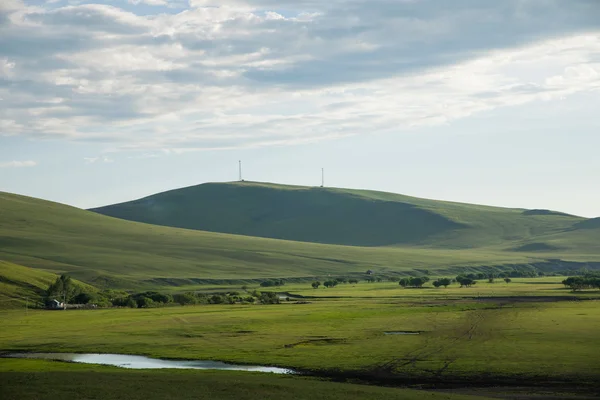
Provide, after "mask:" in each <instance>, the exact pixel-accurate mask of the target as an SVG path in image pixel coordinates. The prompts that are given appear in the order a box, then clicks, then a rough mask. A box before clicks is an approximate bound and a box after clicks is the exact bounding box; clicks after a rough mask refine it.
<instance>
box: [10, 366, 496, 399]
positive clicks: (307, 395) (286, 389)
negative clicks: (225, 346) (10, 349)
mask: <svg viewBox="0 0 600 400" xmlns="http://www.w3.org/2000/svg"><path fill="white" fill-rule="evenodd" d="M0 388H1V389H0V393H1V394H2V398H3V399H7V400H8V399H19V400H46V399H57V398H66V399H69V398H70V399H81V400H91V399H99V400H113V399H115V400H116V399H128V400H137V399H140V400H154V399H156V400H163V399H169V398H173V399H174V398H176V399H181V400H188V399H189V400H226V399H235V400H251V399H252V400H254V399H265V400H281V399H285V398H293V399H306V400H321V399H323V400H325V399H327V400H337V399H339V400H362V399H373V400H388V399H391V400H394V399H398V400H400V399H402V400H418V399H422V398H423V396H426V397H427V399H431V400H485V398H484V397H479V396H477V397H475V396H465V395H451V394H446V393H433V392H423V391H417V390H411V389H396V388H382V387H376V386H365V385H352V384H344V383H334V382H326V381H321V380H317V379H313V378H302V377H291V376H277V375H267V374H255V373H236V372H221V371H202V372H199V371H131V370H122V369H117V368H111V367H103V366H89V365H77V364H66V363H62V364H57V363H52V362H47V361H46V362H45V361H37V360H6V359H4V360H0Z"/></svg>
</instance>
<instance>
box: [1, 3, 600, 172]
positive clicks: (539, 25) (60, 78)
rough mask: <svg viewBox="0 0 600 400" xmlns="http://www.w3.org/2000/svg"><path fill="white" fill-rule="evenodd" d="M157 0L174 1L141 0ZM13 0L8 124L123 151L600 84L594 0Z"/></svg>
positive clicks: (367, 121)
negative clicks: (146, 11)
mask: <svg viewBox="0 0 600 400" xmlns="http://www.w3.org/2000/svg"><path fill="white" fill-rule="evenodd" d="M149 1H150V3H154V4H153V5H165V4H162V3H166V2H163V1H162V0H145V1H142V0H130V2H132V3H135V4H140V3H142V2H143V3H146V4H149ZM158 3H161V4H158ZM7 4H12V5H11V6H10V7H8V6H6V7H5V8H4V11H2V10H3V9H2V8H0V48H2V49H3V52H4V54H2V55H1V56H0V78H1V79H3V80H1V81H0V99H2V100H1V101H2V103H1V104H2V107H0V127H2V133H3V134H10V135H22V136H29V137H46V138H66V139H70V140H89V141H102V142H105V143H106V146H107V148H108V149H111V150H112V151H118V150H121V151H132V150H137V151H140V152H141V153H142V154H148V152H149V151H150V152H154V151H163V150H169V151H172V152H175V153H177V152H183V151H190V150H203V149H222V148H234V147H255V146H274V145H285V144H297V143H306V142H311V141H318V140H325V139H331V138H338V137H343V136H347V135H357V134H368V133H372V132H388V131H396V132H397V131H402V130H406V129H412V128H414V127H419V126H427V125H435V124H445V123H449V122H451V121H453V120H456V119H459V118H465V117H468V116H470V115H473V114H475V113H478V112H481V111H484V110H491V109H494V108H498V107H506V106H515V105H520V104H525V103H528V102H532V101H539V100H553V99H560V98H564V97H566V96H569V95H571V94H574V93H578V92H582V91H590V90H599V89H600V27H599V26H598V24H597V20H596V19H595V18H594V15H597V10H598V7H597V5H594V4H595V3H593V2H590V1H587V0H573V1H571V2H569V4H568V5H567V4H566V3H565V2H562V1H559V0H535V1H533V0H527V1H523V0H505V1H503V2H473V1H471V0H456V1H455V2H452V4H451V5H450V4H449V2H447V1H446V0H422V1H408V2H406V1H397V0H377V1H376V2H375V3H374V2H372V1H366V0H356V1H343V0H332V1H330V2H317V1H314V0H298V1H294V2H291V1H287V0H283V1H275V0H248V1H235V2H227V5H226V6H223V5H222V4H223V3H222V2H216V1H212V0H191V1H190V8H189V9H187V10H184V11H181V12H170V13H165V12H164V10H165V9H164V8H157V12H156V14H155V15H136V14H134V13H132V12H127V11H125V10H122V9H120V8H118V7H111V6H106V5H97V4H82V5H76V6H67V7H60V6H57V7H55V8H52V9H45V8H43V7H25V6H24V5H23V4H22V3H20V2H17V1H11V3H7ZM1 12H4V15H6V16H7V17H6V21H7V22H6V23H5V24H4V25H2V23H1V18H2V13H1ZM150 154H153V153H150ZM86 160H87V162H90V163H92V162H99V161H103V159H102V158H100V157H96V158H90V159H86ZM104 162H106V161H104Z"/></svg>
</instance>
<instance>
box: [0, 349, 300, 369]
mask: <svg viewBox="0 0 600 400" xmlns="http://www.w3.org/2000/svg"><path fill="white" fill-rule="evenodd" d="M4 357H9V358H34V359H41V360H55V361H70V362H76V363H83V364H101V365H112V366H115V367H121V368H131V369H165V368H172V369H220V370H227V371H250V372H270V373H274V374H294V373H295V371H294V370H291V369H287V368H277V367H265V366H261V365H236V364H227V363H224V362H220V361H200V360H198V361H179V360H162V359H158V358H149V357H144V356H131V355H127V354H75V353H11V354H7V355H5V356H4Z"/></svg>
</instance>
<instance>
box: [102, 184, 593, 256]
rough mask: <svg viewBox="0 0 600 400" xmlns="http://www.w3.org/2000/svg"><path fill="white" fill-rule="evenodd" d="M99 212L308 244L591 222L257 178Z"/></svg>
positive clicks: (506, 236) (549, 228)
mask: <svg viewBox="0 0 600 400" xmlns="http://www.w3.org/2000/svg"><path fill="white" fill-rule="evenodd" d="M91 211H94V212H97V213H100V214H103V215H108V216H112V217H116V218H121V219H126V220H131V221H138V222H145V223H150V224H155V225H163V226H172V227H179V228H187V229H196V230H204V231H210V232H221V233H232V234H239V235H246V236H258V237H266V238H274V239H285V240H293V241H301V242H313V243H326V244H340V245H349V246H397V245H427V246H430V247H434V248H454V249H461V248H462V249H466V248H478V247H489V246H494V245H502V244H503V243H506V242H514V241H526V240H529V239H531V238H534V237H536V236H538V235H549V234H553V233H560V232H563V231H566V230H568V229H572V228H573V227H574V225H575V224H584V223H585V222H586V219H584V218H580V217H576V216H572V215H568V214H564V213H559V212H554V211H548V210H522V209H507V208H499V207H488V206H479V205H472V204H461V203H452V202H445V201H436V200H427V199H419V198H415V197H409V196H403V195H399V194H393V193H384V192H374V191H366V190H350V189H335V188H318V187H317V188H315V187H301V186H286V185H273V184H264V183H255V182H234V183H208V184H202V185H198V186H192V187H187V188H183V189H176V190H171V191H168V192H164V193H160V194H156V195H153V196H149V197H145V198H143V199H139V200H135V201H130V202H126V203H121V204H116V205H112V206H106V207H101V208H96V209H93V210H91Z"/></svg>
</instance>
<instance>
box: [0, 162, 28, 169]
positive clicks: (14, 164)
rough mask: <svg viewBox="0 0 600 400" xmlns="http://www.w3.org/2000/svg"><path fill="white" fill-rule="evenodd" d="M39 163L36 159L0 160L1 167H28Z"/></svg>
mask: <svg viewBox="0 0 600 400" xmlns="http://www.w3.org/2000/svg"><path fill="white" fill-rule="evenodd" d="M36 165H37V163H36V162H35V161H7V162H0V168H27V167H35V166H36Z"/></svg>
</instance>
